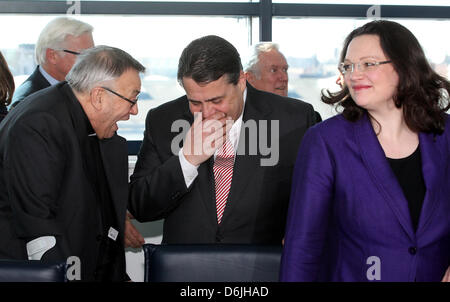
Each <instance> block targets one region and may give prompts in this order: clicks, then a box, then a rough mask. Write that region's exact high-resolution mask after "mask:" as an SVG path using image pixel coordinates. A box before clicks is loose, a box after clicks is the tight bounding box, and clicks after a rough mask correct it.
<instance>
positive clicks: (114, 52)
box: [66, 45, 145, 93]
mask: <svg viewBox="0 0 450 302" xmlns="http://www.w3.org/2000/svg"><path fill="white" fill-rule="evenodd" d="M129 69H134V70H136V71H138V72H142V73H143V72H145V67H144V66H143V65H142V64H141V63H139V62H138V61H136V60H135V59H134V58H133V57H132V56H130V55H129V54H128V53H126V52H125V51H123V50H121V49H119V48H115V47H110V46H105V45H100V46H95V47H93V48H90V49H86V50H84V51H83V52H82V53H81V54H80V55H79V56H78V58H77V60H76V62H75V64H74V65H73V67H72V69H71V70H70V71H69V73H68V74H67V76H66V81H67V82H68V83H69V85H70V86H71V87H72V88H73V89H74V90H75V91H77V92H80V93H85V92H89V91H91V89H92V88H94V87H95V86H97V85H98V84H99V83H102V82H105V81H111V80H114V79H116V78H118V77H120V76H121V75H122V74H123V73H124V72H125V71H127V70H129Z"/></svg>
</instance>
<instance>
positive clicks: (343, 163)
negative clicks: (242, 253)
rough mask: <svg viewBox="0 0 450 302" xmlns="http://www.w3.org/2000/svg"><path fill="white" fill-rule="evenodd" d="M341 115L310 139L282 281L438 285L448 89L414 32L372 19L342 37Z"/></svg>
mask: <svg viewBox="0 0 450 302" xmlns="http://www.w3.org/2000/svg"><path fill="white" fill-rule="evenodd" d="M340 60H341V63H340V65H339V70H340V72H341V73H342V75H343V79H344V83H343V86H342V90H341V91H339V92H337V93H330V92H329V91H327V93H324V94H323V96H322V100H323V101H324V102H326V103H328V104H336V105H339V106H340V107H341V108H343V110H342V113H341V114H339V115H337V116H335V117H333V118H330V119H328V120H326V121H324V122H322V123H320V124H318V125H316V126H314V127H313V128H310V130H309V131H308V132H307V133H306V134H305V137H304V138H303V141H302V144H301V147H300V150H299V154H298V157H297V162H296V166H295V171H294V179H293V183H292V192H291V201H290V208H289V214H288V221H287V226H286V228H287V229H286V237H285V245H284V250H283V256H282V265H281V275H280V278H281V281H440V280H441V279H442V278H443V277H444V273H445V271H446V269H447V267H448V266H449V264H450V156H449V154H450V152H449V149H450V118H449V116H448V115H446V114H445V112H446V111H447V110H448V109H449V108H450V104H449V102H450V100H449V93H450V83H449V81H448V80H447V79H445V78H444V77H442V76H440V75H438V74H437V73H436V72H434V71H433V69H432V68H431V67H430V65H429V63H428V62H427V60H426V58H425V55H424V52H423V50H422V48H421V46H420V44H419V42H418V41H417V39H416V38H415V37H414V35H413V34H412V33H411V32H410V31H409V30H408V29H406V28H405V27H403V26H402V25H400V24H398V23H395V22H391V21H373V22H370V23H368V24H366V25H364V26H362V27H360V28H357V29H355V30H354V31H352V32H351V33H350V34H349V36H348V37H347V38H346V40H345V43H344V48H343V51H342V54H341V58H340Z"/></svg>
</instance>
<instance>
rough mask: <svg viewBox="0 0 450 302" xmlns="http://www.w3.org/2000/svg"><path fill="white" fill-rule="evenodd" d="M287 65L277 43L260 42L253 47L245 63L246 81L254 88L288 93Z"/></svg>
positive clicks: (283, 94) (282, 93) (284, 94)
mask: <svg viewBox="0 0 450 302" xmlns="http://www.w3.org/2000/svg"><path fill="white" fill-rule="evenodd" d="M288 68H289V65H288V63H287V61H286V58H285V57H284V55H283V54H282V53H281V52H280V50H279V47H278V45H277V44H275V43H272V42H261V43H258V44H256V45H255V46H254V47H253V53H252V56H251V58H250V60H249V62H248V64H247V68H246V69H245V71H246V76H247V81H248V82H249V83H250V85H252V86H253V87H255V88H256V89H259V90H262V91H267V92H272V93H275V94H278V95H281V96H287V95H288V73H287V71H288Z"/></svg>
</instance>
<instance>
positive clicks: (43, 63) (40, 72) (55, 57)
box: [12, 17, 94, 107]
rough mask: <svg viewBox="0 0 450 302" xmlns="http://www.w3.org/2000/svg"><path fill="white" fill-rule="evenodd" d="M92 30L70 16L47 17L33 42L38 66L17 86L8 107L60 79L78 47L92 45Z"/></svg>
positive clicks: (78, 50) (86, 47)
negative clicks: (47, 19)
mask: <svg viewBox="0 0 450 302" xmlns="http://www.w3.org/2000/svg"><path fill="white" fill-rule="evenodd" d="M93 30H94V28H93V27H92V26H91V25H89V24H87V23H84V22H82V21H79V20H75V19H72V18H67V17H61V18H56V19H54V20H52V21H50V22H49V23H48V24H47V25H46V26H45V27H44V29H43V30H42V32H41V33H40V35H39V38H38V40H37V43H36V48H35V57H36V63H37V64H38V66H37V67H36V69H35V70H34V72H33V73H32V74H31V75H30V77H29V78H28V79H26V80H25V82H23V83H22V85H20V86H19V88H17V90H16V92H15V93H14V96H13V100H12V107H15V106H17V104H18V103H19V102H20V101H22V100H23V99H24V98H25V97H27V96H29V95H30V94H32V93H34V92H36V91H38V90H41V89H44V88H47V87H49V86H50V85H54V84H57V83H58V82H60V81H64V79H65V77H66V75H67V73H68V72H69V70H70V68H72V66H73V64H74V63H75V59H76V57H77V56H78V55H79V54H80V53H81V51H83V50H84V49H88V48H91V47H93V46H94V39H93V38H92V31H93Z"/></svg>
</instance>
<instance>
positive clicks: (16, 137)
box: [0, 82, 128, 281]
mask: <svg viewBox="0 0 450 302" xmlns="http://www.w3.org/2000/svg"><path fill="white" fill-rule="evenodd" d="M22 105H23V106H18V107H17V108H15V109H14V110H12V111H11V112H10V113H9V114H8V115H7V116H6V118H5V120H4V121H3V123H2V124H1V126H0V230H1V232H0V258H4V259H27V253H26V248H25V244H26V242H28V241H30V240H31V239H34V238H37V237H41V236H46V235H49V236H50V235H53V236H55V237H56V246H55V247H54V248H52V249H51V250H49V251H48V252H47V253H45V254H44V256H43V258H42V259H43V260H58V261H65V260H66V259H67V257H69V256H78V257H79V258H80V260H81V277H82V280H85V281H89V280H93V279H94V273H95V272H94V270H95V268H96V263H97V256H98V251H99V244H100V242H99V239H100V238H99V237H98V235H100V234H101V233H102V232H101V228H100V219H99V215H98V213H99V211H98V208H97V207H98V202H99V201H98V200H97V199H96V194H95V191H94V190H95V188H94V184H93V183H92V182H91V181H90V177H89V175H88V174H87V170H86V157H87V156H89V154H88V155H86V154H85V152H84V151H85V148H83V144H84V142H85V140H86V138H87V135H86V132H87V128H86V122H85V120H83V112H82V107H81V105H80V104H79V102H78V100H77V99H76V97H75V95H74V94H73V93H72V90H71V89H70V87H69V85H68V84H67V83H65V82H61V83H59V84H57V85H55V86H52V87H49V88H46V89H43V90H41V91H39V92H37V93H35V94H33V95H32V96H30V97H29V98H26V99H25V100H24V101H23V104H22ZM25 105H26V106H25ZM80 117H81V118H80ZM83 127H84V128H83ZM100 152H101V156H102V159H103V165H104V169H105V174H106V176H107V183H108V185H109V188H110V193H111V197H112V200H113V204H114V212H115V214H116V217H115V219H116V221H117V225H118V231H119V235H118V238H117V242H118V243H119V244H120V245H121V246H123V245H124V243H123V242H124V236H123V232H124V222H125V213H126V200H127V195H128V188H127V186H128V180H127V178H128V177H127V176H128V171H127V170H128V159H127V146H126V141H125V140H124V139H123V138H121V137H119V136H117V135H115V136H113V137H112V138H110V139H105V140H102V141H100ZM122 250H123V249H122ZM113 262H114V263H115V268H114V271H113V273H112V275H111V278H112V279H113V280H118V281H120V280H124V278H125V254H124V252H123V253H119V254H118V255H116V258H115V259H114V260H113Z"/></svg>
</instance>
